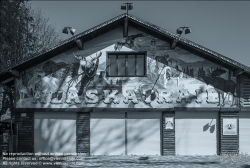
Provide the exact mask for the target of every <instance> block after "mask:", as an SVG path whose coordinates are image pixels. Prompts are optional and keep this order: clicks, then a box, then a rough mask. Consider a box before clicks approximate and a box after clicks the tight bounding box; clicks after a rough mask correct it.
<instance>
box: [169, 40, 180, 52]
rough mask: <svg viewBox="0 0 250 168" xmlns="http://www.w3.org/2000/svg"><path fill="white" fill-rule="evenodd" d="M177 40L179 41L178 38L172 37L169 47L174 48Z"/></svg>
mask: <svg viewBox="0 0 250 168" xmlns="http://www.w3.org/2000/svg"><path fill="white" fill-rule="evenodd" d="M178 41H179V40H178V39H173V41H172V43H171V45H170V49H172V50H174V49H175V46H176V44H177V42H178Z"/></svg>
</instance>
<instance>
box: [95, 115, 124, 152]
mask: <svg viewBox="0 0 250 168" xmlns="http://www.w3.org/2000/svg"><path fill="white" fill-rule="evenodd" d="M90 154H91V155H125V113H108V112H94V113H91V115H90Z"/></svg>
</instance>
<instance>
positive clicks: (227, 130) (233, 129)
mask: <svg viewBox="0 0 250 168" xmlns="http://www.w3.org/2000/svg"><path fill="white" fill-rule="evenodd" d="M219 117H220V118H219V121H220V124H219V126H220V129H219V136H220V137H219V155H221V154H222V153H238V149H239V112H220V114H219Z"/></svg>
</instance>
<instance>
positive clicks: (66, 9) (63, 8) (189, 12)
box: [31, 0, 250, 67]
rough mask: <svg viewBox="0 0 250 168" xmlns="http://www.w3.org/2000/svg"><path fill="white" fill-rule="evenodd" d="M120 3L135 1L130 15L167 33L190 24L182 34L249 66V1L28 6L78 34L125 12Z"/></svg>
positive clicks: (35, 3)
mask: <svg viewBox="0 0 250 168" xmlns="http://www.w3.org/2000/svg"><path fill="white" fill-rule="evenodd" d="M123 2H133V3H134V9H133V10H131V11H129V14H132V15H134V16H136V17H139V18H141V19H143V20H145V21H148V22H150V23H152V24H155V25H157V26H159V27H161V28H164V29H166V30H168V31H170V32H174V33H175V32H176V29H177V28H179V27H180V26H189V27H190V28H191V29H192V33H191V34H187V35H183V36H182V37H184V38H186V39H188V40H190V41H192V42H195V43H197V44H199V45H202V46H204V47H206V48H208V49H210V50H213V51H215V52H217V53H219V54H222V55H224V56H227V57H229V58H231V59H233V60H235V61H237V62H240V63H242V64H244V65H246V66H249V67H250V52H249V51H250V19H249V18H250V1H139V0H137V1H112V0H111V1H66V0H64V1H59V0H55V1H45V0H43V1H37V0H33V1H31V5H32V8H33V9H42V11H43V15H44V17H49V19H50V20H49V23H50V24H51V25H53V26H55V27H56V29H57V30H58V31H59V32H62V29H63V27H65V26H71V27H74V28H75V29H76V34H78V33H81V32H83V31H86V30H88V29H90V28H92V27H94V26H96V25H98V24H101V23H103V22H105V21H107V20H109V19H112V18H114V17H116V16H118V15H120V14H122V13H125V11H124V10H121V9H120V6H121V3H123ZM69 37H70V35H69V34H68V35H66V34H62V38H63V39H67V38H69Z"/></svg>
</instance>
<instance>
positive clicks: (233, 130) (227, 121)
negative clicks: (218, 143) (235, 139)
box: [223, 118, 237, 135]
mask: <svg viewBox="0 0 250 168" xmlns="http://www.w3.org/2000/svg"><path fill="white" fill-rule="evenodd" d="M223 135H237V119H236V118H223Z"/></svg>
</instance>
